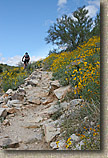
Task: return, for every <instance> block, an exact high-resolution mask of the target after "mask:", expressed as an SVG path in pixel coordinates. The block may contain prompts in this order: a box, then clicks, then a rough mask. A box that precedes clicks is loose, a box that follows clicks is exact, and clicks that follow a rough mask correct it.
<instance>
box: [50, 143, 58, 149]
mask: <svg viewBox="0 0 108 158" xmlns="http://www.w3.org/2000/svg"><path fill="white" fill-rule="evenodd" d="M50 147H51V148H53V149H57V148H58V147H57V144H56V142H51V143H50Z"/></svg>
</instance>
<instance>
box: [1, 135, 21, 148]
mask: <svg viewBox="0 0 108 158" xmlns="http://www.w3.org/2000/svg"><path fill="white" fill-rule="evenodd" d="M0 147H1V148H6V149H7V148H17V147H19V142H18V141H12V140H11V139H10V138H5V139H3V141H1V142H0Z"/></svg>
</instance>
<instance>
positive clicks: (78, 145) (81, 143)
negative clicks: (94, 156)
mask: <svg viewBox="0 0 108 158" xmlns="http://www.w3.org/2000/svg"><path fill="white" fill-rule="evenodd" d="M83 145H84V142H83V141H80V142H79V143H78V144H77V145H76V148H75V150H81V147H82V146H83Z"/></svg>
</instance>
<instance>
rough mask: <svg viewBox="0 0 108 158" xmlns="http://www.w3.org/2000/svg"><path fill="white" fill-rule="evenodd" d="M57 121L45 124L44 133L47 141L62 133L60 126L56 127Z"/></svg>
mask: <svg viewBox="0 0 108 158" xmlns="http://www.w3.org/2000/svg"><path fill="white" fill-rule="evenodd" d="M56 123H57V121H54V122H51V123H48V124H45V125H44V133H45V140H46V142H47V143H48V142H50V141H51V140H52V139H53V138H54V137H55V136H56V135H58V134H60V128H56V127H55V124H56Z"/></svg>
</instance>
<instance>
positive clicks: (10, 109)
mask: <svg viewBox="0 0 108 158" xmlns="http://www.w3.org/2000/svg"><path fill="white" fill-rule="evenodd" d="M6 111H7V113H9V114H14V113H16V109H15V108H7V109H6Z"/></svg>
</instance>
